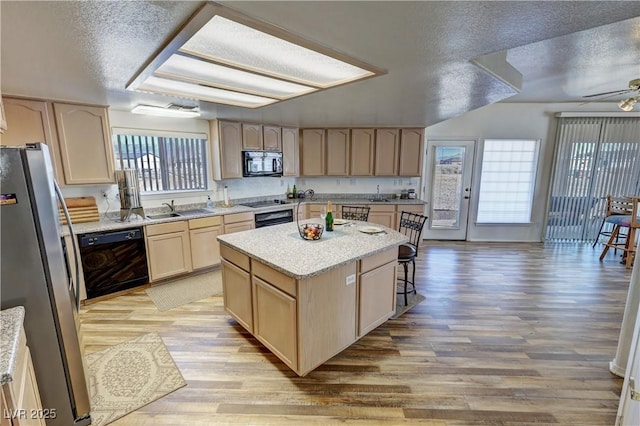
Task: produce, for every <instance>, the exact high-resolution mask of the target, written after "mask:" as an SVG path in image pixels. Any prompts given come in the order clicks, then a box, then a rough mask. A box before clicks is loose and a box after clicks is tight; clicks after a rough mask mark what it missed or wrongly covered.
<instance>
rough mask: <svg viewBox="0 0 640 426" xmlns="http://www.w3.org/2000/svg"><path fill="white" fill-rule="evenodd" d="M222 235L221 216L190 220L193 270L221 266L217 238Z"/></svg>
mask: <svg viewBox="0 0 640 426" xmlns="http://www.w3.org/2000/svg"><path fill="white" fill-rule="evenodd" d="M221 234H222V218H221V217H220V216H211V217H203V218H197V219H191V220H189V243H190V245H191V266H192V269H193V270H197V269H203V268H209V267H212V266H215V265H219V264H220V243H219V242H218V240H217V237H218V235H221Z"/></svg>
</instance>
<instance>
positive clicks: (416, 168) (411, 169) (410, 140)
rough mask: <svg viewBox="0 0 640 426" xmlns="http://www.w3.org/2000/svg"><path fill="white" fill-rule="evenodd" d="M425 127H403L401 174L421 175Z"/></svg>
mask: <svg viewBox="0 0 640 426" xmlns="http://www.w3.org/2000/svg"><path fill="white" fill-rule="evenodd" d="M423 141H424V129H402V130H401V133H400V162H399V163H400V167H399V169H398V174H399V175H400V176H420V175H421V172H422V157H424V154H423V152H422V146H423Z"/></svg>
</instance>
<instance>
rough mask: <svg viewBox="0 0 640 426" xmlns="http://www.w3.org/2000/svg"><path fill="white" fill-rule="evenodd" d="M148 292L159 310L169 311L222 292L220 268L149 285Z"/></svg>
mask: <svg viewBox="0 0 640 426" xmlns="http://www.w3.org/2000/svg"><path fill="white" fill-rule="evenodd" d="M146 291H147V294H148V295H149V297H150V298H151V300H152V301H153V303H154V304H155V305H156V307H157V308H158V310H159V311H168V310H169V309H173V308H177V307H178V306H182V305H184V304H186V303H190V302H195V301H196V300H200V299H204V298H206V297H209V296H220V295H221V294H222V272H221V271H220V270H217V271H212V272H206V273H203V274H198V275H193V276H190V277H187V278H182V279H179V280H176V281H171V282H168V283H164V284H160V285H156V286H153V287H149V288H148V289H147V290H146Z"/></svg>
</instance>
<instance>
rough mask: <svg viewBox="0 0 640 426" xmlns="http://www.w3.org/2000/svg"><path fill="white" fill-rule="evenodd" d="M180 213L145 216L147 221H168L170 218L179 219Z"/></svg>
mask: <svg viewBox="0 0 640 426" xmlns="http://www.w3.org/2000/svg"><path fill="white" fill-rule="evenodd" d="M180 216H182V215H181V214H180V213H163V214H150V215H147V217H148V218H149V219H168V218H170V217H180Z"/></svg>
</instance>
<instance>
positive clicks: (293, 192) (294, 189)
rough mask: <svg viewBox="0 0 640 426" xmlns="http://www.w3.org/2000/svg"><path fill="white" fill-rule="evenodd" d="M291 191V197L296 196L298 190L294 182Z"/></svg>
mask: <svg viewBox="0 0 640 426" xmlns="http://www.w3.org/2000/svg"><path fill="white" fill-rule="evenodd" d="M291 193H292V194H293V198H298V190H297V189H296V185H295V184H294V185H293V191H291Z"/></svg>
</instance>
